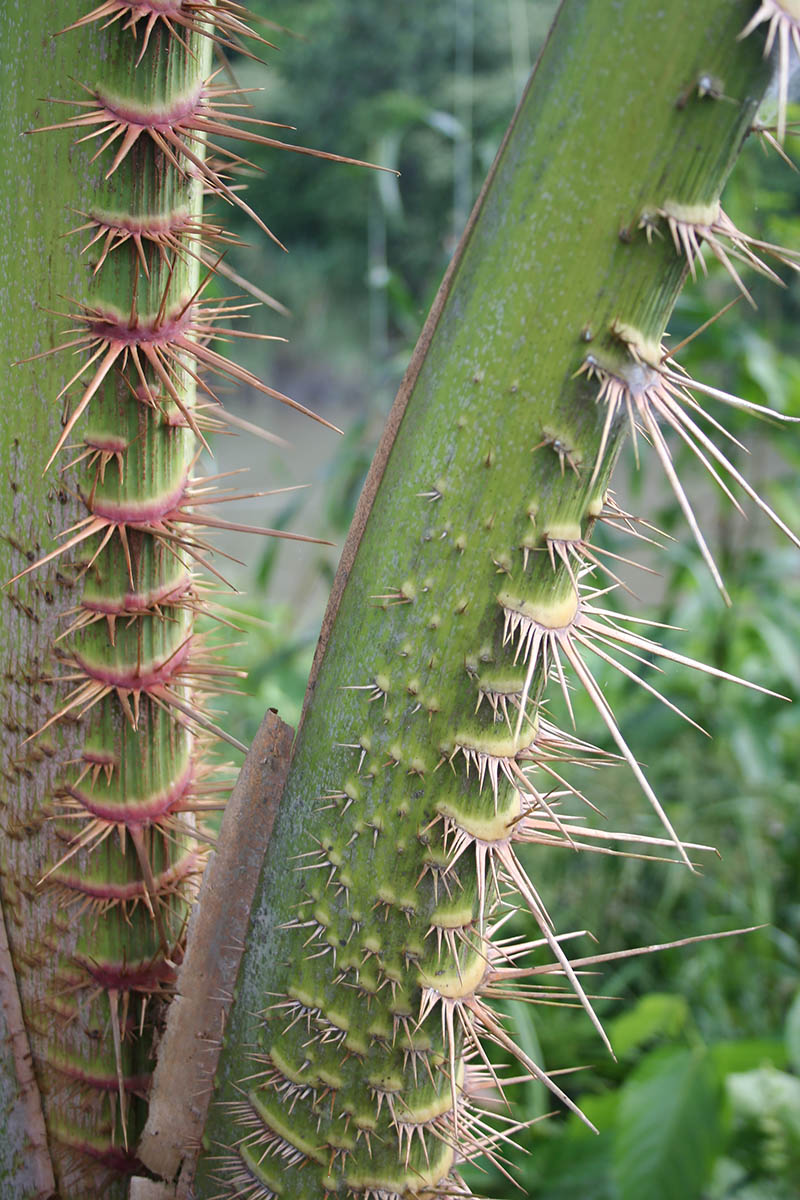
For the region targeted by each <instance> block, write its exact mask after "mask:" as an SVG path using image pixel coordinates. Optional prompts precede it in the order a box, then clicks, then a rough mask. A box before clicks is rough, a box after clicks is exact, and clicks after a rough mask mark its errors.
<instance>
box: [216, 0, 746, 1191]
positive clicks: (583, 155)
mask: <svg viewBox="0 0 800 1200" xmlns="http://www.w3.org/2000/svg"><path fill="white" fill-rule="evenodd" d="M751 12H752V5H751V4H750V3H747V2H742V3H739V2H738V0H737V2H734V3H731V2H730V0H710V2H709V3H705V4H703V5H698V4H696V3H695V2H694V0H668V2H666V3H664V4H661V5H658V6H652V5H643V4H642V3H641V2H640V0H621V2H620V3H615V4H613V5H610V4H609V3H608V2H607V0H566V2H565V3H564V4H563V6H562V8H561V10H560V13H559V16H558V19H557V22H556V25H555V28H554V30H553V32H552V34H551V37H550V40H549V41H548V43H547V46H546V48H545V50H544V53H543V55H542V58H541V60H540V63H539V65H538V68H537V71H536V72H535V74H534V77H533V80H532V83H531V85H530V86H529V88H528V91H527V93H526V95H525V97H524V98H523V101H522V104H521V107H520V110H519V112H518V114H517V117H516V118H515V122H514V124H513V127H512V129H511V132H510V135H509V137H508V139H507V142H506V143H505V146H504V148H503V150H502V152H501V155H500V157H499V160H498V162H497V164H496V166H495V169H494V172H493V175H492V177H491V178H490V182H489V185H488V189H487V190H486V192H485V194H484V197H483V200H482V203H481V206H480V210H479V212H478V213H477V216H476V217H475V219H474V221H473V224H472V225H471V228H470V230H469V232H468V235H467V238H466V240H465V242H464V243H463V245H462V248H461V251H460V253H459V256H458V260H457V263H456V266H455V268H454V269H453V271H452V272H451V274H450V275H449V277H448V279H447V281H446V283H445V285H444V289H443V292H442V294H441V295H440V299H439V302H438V303H437V306H436V307H435V311H434V316H433V317H432V318H431V319H430V320H429V323H428V326H427V327H426V331H425V332H424V333H423V338H422V342H421V345H420V347H419V348H418V351H417V355H416V356H415V360H414V362H413V363H412V367H411V369H410V372H409V375H408V377H407V379H406V382H405V383H404V386H403V389H402V390H401V395H400V397H399V399H398V402H397V406H396V408H395V410H394V413H393V417H392V421H391V422H390V424H391V429H392V433H391V434H390V435H388V440H387V441H386V443H385V444H384V446H383V447H382V450H381V452H379V459H378V466H377V467H376V468H374V470H373V476H372V480H371V483H370V484H368V494H367V499H366V500H365V501H363V502H362V508H361V510H360V513H359V516H358V517H357V527H358V528H359V529H360V522H361V521H362V520H363V518H364V517H365V516H366V512H367V509H368V508H369V504H370V502H371V510H370V511H369V517H368V520H367V522H366V528H365V529H364V532H363V537H361V540H360V544H357V545H356V543H357V541H358V533H356V534H354V535H353V539H352V541H351V543H350V544H349V546H348V548H347V549H346V551H345V563H344V566H343V569H342V571H341V573H340V576H339V580H338V586H337V589H336V591H335V594H334V600H333V601H332V609H331V610H330V612H329V618H328V621H327V622H326V633H325V635H324V637H325V645H324V654H323V655H322V657H321V659H320V658H319V656H318V663H317V667H316V670H315V673H314V676H313V679H312V684H311V688H310V691H309V695H308V698H307V707H306V713H305V718H304V722H303V725H302V728H301V731H300V734H299V736H298V741H297V747H296V752H295V757H294V763H293V767H292V770H291V774H290V778H289V782H288V785H287V790H286V793H285V796H284V801H283V805H282V808H281V811H280V814H279V817H278V821H277V824H276V828H275V832H274V834H273V838H272V841H271V844H270V848H269V852H268V856H267V861H266V864H265V869H264V873H263V878H262V885H261V890H260V894H259V897H258V899H257V901H256V905H255V907H254V911H253V916H252V921H251V928H250V934H249V938H248V946H247V950H246V953H245V957H244V960H243V965H242V969H241V972H240V976H239V982H238V985H237V990H236V1002H235V1005H234V1009H233V1012H232V1016H231V1019H230V1022H229V1026H228V1029H227V1032H226V1038H225V1045H224V1048H223V1055H222V1059H221V1065H220V1069H219V1073H218V1079H217V1103H216V1105H215V1108H214V1109H213V1111H212V1115H211V1118H210V1121H209V1124H208V1127H207V1132H206V1139H205V1145H206V1154H205V1157H204V1158H203V1159H202V1160H201V1164H200V1169H199V1176H198V1181H197V1196H198V1198H200V1200H208V1198H210V1197H212V1196H213V1197H217V1196H225V1197H227V1196H231V1197H233V1196H236V1195H238V1194H247V1195H248V1196H252V1197H258V1200H262V1198H263V1200H272V1198H273V1197H275V1196H279V1197H281V1198H282V1200H323V1198H324V1197H328V1196H331V1197H332V1196H354V1197H358V1196H360V1195H362V1194H367V1193H368V1194H370V1195H373V1194H374V1195H381V1196H383V1195H386V1196H390V1197H395V1196H398V1197H399V1196H410V1195H412V1194H414V1193H416V1192H418V1193H419V1194H420V1195H423V1194H424V1195H426V1196H428V1195H430V1196H438V1195H440V1194H444V1192H440V1190H439V1186H438V1185H439V1184H440V1183H442V1181H443V1179H444V1178H445V1176H447V1174H448V1172H449V1168H450V1162H451V1159H452V1152H451V1150H450V1148H449V1146H448V1140H449V1138H450V1137H451V1135H452V1130H451V1131H450V1133H448V1132H447V1130H446V1129H445V1132H444V1133H442V1129H443V1126H442V1125H441V1123H440V1125H439V1126H438V1127H437V1125H436V1118H437V1114H439V1116H440V1117H441V1119H442V1120H443V1121H445V1122H446V1120H447V1119H448V1117H447V1114H448V1112H449V1109H450V1107H451V1103H450V1078H449V1074H450V1068H449V1066H448V1058H449V1051H448V1049H447V1046H446V1044H445V1042H444V1041H443V1037H442V1031H441V1019H440V1005H437V1007H436V1008H435V1009H434V1011H433V1013H432V1015H431V1016H430V1017H428V1019H427V1020H426V1021H425V1022H424V1023H423V1024H422V1025H421V1027H418V1026H417V1018H418V1015H419V1011H420V1002H421V996H422V986H423V985H424V986H426V987H430V988H433V989H434V990H435V991H438V992H439V993H440V994H442V995H447V994H449V995H451V996H461V997H464V998H466V999H472V998H473V989H475V993H476V994H477V993H479V991H480V986H479V985H480V982H481V976H482V972H483V965H484V959H483V953H484V950H485V944H484V943H483V942H482V937H483V930H482V929H481V925H480V904H479V900H478V891H479V888H478V883H477V879H476V869H475V861H476V856H475V854H474V852H467V853H465V854H464V855H463V857H462V858H461V860H460V863H459V866H458V869H457V870H455V871H452V872H450V874H449V876H447V878H449V881H450V894H448V888H447V885H446V883H445V882H444V879H445V876H444V875H443V873H442V870H441V867H442V866H443V865H444V864H446V863H447V850H446V847H445V845H444V840H443V832H442V829H443V827H442V823H441V822H440V821H439V822H438V823H437V818H438V817H439V816H441V815H442V814H447V815H448V816H450V817H453V818H454V819H455V820H456V822H457V824H458V825H459V826H460V827H461V828H462V829H463V828H470V827H471V828H473V829H475V828H477V827H478V825H479V823H480V822H484V823H486V825H487V826H491V825H492V823H493V822H495V821H496V820H497V817H496V814H497V813H498V812H499V813H500V817H501V818H502V817H503V814H506V813H509V812H512V811H513V805H514V798H513V793H512V791H511V789H510V788H509V786H508V785H507V784H506V783H505V782H504V781H503V780H502V779H501V781H500V786H499V795H498V798H497V799H496V800H495V799H494V797H493V795H492V788H491V786H490V785H489V784H488V782H487V783H486V784H485V786H484V787H483V788H482V789H480V788H479V786H478V783H477V771H476V769H475V762H474V760H473V768H472V770H471V771H470V773H469V775H468V774H467V771H466V762H465V753H464V751H471V752H474V753H476V754H477V753H481V754H485V755H487V756H488V758H487V759H486V762H487V763H488V762H489V760H490V759H491V760H493V761H494V762H495V763H499V762H500V760H501V759H506V760H509V759H511V758H514V757H515V755H516V753H517V752H518V750H519V749H520V748H521V747H522V745H524V744H527V742H529V741H530V740H531V732H530V729H528V730H527V733H526V735H525V736H524V741H522V742H521V741H520V739H516V740H515V739H514V737H513V736H512V732H511V730H510V729H509V727H508V726H507V725H506V724H505V723H504V722H503V721H502V719H501V720H500V721H499V722H498V723H493V721H492V712H491V709H490V707H489V703H488V702H485V703H484V704H483V705H482V707H481V708H480V710H479V711H478V712H477V714H476V701H477V699H478V696H479V686H480V684H481V682H483V686H484V690H486V689H491V687H492V686H493V687H494V688H495V689H496V690H497V689H500V687H501V685H502V687H509V688H512V689H517V690H520V689H521V686H522V677H523V675H524V667H523V666H522V663H521V660H520V662H518V663H517V664H516V666H515V665H514V661H513V660H514V647H513V645H511V644H508V645H503V613H502V609H501V605H500V597H501V595H504V596H505V597H506V598H508V597H516V598H517V599H518V600H519V601H524V602H525V603H527V604H529V605H531V606H535V607H536V608H537V609H538V610H539V611H545V612H547V611H552V610H553V608H554V607H556V606H558V605H561V604H563V603H568V602H569V598H570V595H571V584H570V583H569V581H568V580H567V578H566V576H565V574H564V572H563V571H555V572H554V570H553V568H552V566H551V565H550V561H549V556H548V554H547V553H546V545H547V537H548V534H551V535H552V536H556V535H557V534H558V531H563V530H564V529H565V528H573V529H574V528H575V527H576V526H577V527H579V532H580V535H582V536H586V535H588V533H589V532H590V528H591V526H592V524H593V521H594V518H595V517H596V515H597V512H598V509H599V506H600V503H601V501H602V497H603V494H604V491H605V487H606V483H607V478H608V471H609V469H610V464H611V462H612V461H613V458H614V456H615V454H616V451H617V448H618V444H619V441H620V438H621V436H622V434H623V432H624V428H625V424H626V423H622V422H621V423H620V424H619V427H618V428H616V429H615V430H614V436H613V444H612V447H611V449H610V451H609V453H608V455H607V456H606V460H605V462H604V465H603V469H602V471H601V472H600V475H599V477H598V479H597V480H596V481H595V482H594V484H592V483H591V478H592V470H593V466H594V463H595V459H596V456H597V452H598V447H599V445H600V440H601V430H602V426H603V417H604V412H603V410H602V408H601V407H600V406H598V404H597V403H596V397H597V391H598V388H597V384H596V383H591V382H589V381H587V380H586V379H585V377H580V378H576V375H575V373H576V371H578V369H579V368H580V367H581V366H582V365H583V364H584V362H585V359H586V355H587V353H589V352H591V353H592V354H594V355H596V356H598V357H599V358H601V360H602V361H603V362H605V363H606V364H607V365H609V366H621V365H624V364H626V363H628V364H629V358H628V351H627V350H626V348H625V346H624V345H623V344H622V343H621V342H620V340H619V339H618V338H617V337H616V336H615V334H614V329H617V328H619V326H620V325H625V326H627V327H633V328H635V329H637V330H638V331H639V333H640V334H641V337H642V338H643V339H644V340H647V341H656V342H658V341H659V340H660V338H661V335H662V334H663V331H664V328H665V326H666V323H667V320H668V317H669V314H670V311H671V309H672V306H673V304H674V301H675V298H676V296H677V293H678V291H679V288H680V286H681V283H682V280H683V276H684V273H685V261H684V260H683V259H682V258H680V257H679V256H678V255H677V254H676V252H675V248H674V246H673V245H672V242H671V240H670V239H669V237H668V236H665V237H662V238H656V239H654V240H653V241H652V242H650V241H648V239H647V238H646V237H645V234H644V232H643V231H642V230H641V229H639V221H640V218H641V216H642V214H643V213H645V212H653V211H654V210H657V209H659V208H660V207H662V206H663V205H664V204H665V203H667V202H668V201H679V202H681V203H683V204H687V205H695V204H708V203H711V202H713V201H716V200H717V199H718V197H719V194H720V191H721V188H722V185H723V183H724V180H725V178H726V176H727V173H728V171H729V169H730V167H731V165H732V163H733V161H734V159H735V156H736V154H737V152H738V150H739V147H740V145H741V142H742V140H743V138H744V136H745V134H746V131H747V129H748V127H749V124H750V122H751V120H752V117H753V114H754V111H755V107H756V105H757V102H758V99H759V97H760V95H761V92H762V90H763V88H764V86H765V83H766V75H767V67H766V66H765V65H764V63H763V61H762V58H761V43H760V42H759V41H758V40H757V39H752V40H749V41H747V42H737V40H736V38H737V34H738V33H739V32H740V30H741V29H742V28H743V26H744V25H745V23H746V21H747V19H748V17H749V15H750V14H751ZM706 77H710V78H712V79H713V80H715V81H717V83H718V84H719V88H720V90H721V91H722V92H723V93H724V96H725V99H724V100H716V99H712V98H711V97H710V96H701V95H700V89H699V87H698V84H699V83H700V82H701V81H702V80H703V79H704V78H706ZM395 432H396V437H395V439H394V442H393V444H392V442H391V437H392V435H393V434H394V433H395ZM543 442H544V443H545V444H544V445H542V443H543ZM537 446H538V447H539V448H538V449H535V448H536V447H537ZM559 448H560V449H561V450H562V451H565V452H566V453H567V454H568V456H569V459H570V460H571V461H572V463H574V465H575V468H576V469H575V470H574V471H573V470H572V469H570V468H569V467H567V468H566V470H564V469H563V466H564V464H563V462H562V461H561V459H560V456H559V453H558V450H559ZM378 482H379V484H380V486H379V487H377V485H378ZM376 487H377V491H376V492H375V494H374V498H373V492H374V491H375V488H376ZM559 536H563V534H560V535H559ZM331 622H332V625H331ZM578 732H579V733H580V731H578ZM450 759H452V762H449V761H448V760H450ZM487 769H490V768H489V767H488V766H487ZM538 778H539V779H540V786H541V787H542V790H547V787H548V786H550V784H548V783H547V782H546V777H538ZM542 778H544V779H545V781H544V782H541V780H542ZM540 852H541V853H544V851H543V850H542V851H540ZM301 855H303V856H305V857H302V858H300V857H297V856H301ZM437 880H438V883H437V882H436V881H437ZM533 882H534V883H535V878H534V881H533ZM490 891H491V888H490ZM489 899H490V900H491V896H490V897H489ZM555 916H556V923H557V914H555ZM447 928H457V929H458V930H459V931H460V933H461V934H463V939H464V940H463V941H458V942H457V943H456V945H457V947H458V950H457V954H458V961H457V962H454V961H453V954H452V951H451V949H448V944H447V937H446V936H445V935H444V932H443V931H444V930H445V929H447ZM440 932H441V933H442V938H443V941H442V948H441V950H439V949H438V948H437V938H438V937H439V933H440ZM459 974H460V976H461V977H460V978H459ZM441 1007H444V1005H443V1004H442V1005H441ZM451 1011H452V1009H451ZM295 1017H296V1018H297V1020H295ZM576 1019H580V1018H578V1017H576ZM455 1043H456V1052H457V1054H460V1049H459V1047H460V1044H461V1034H460V1030H459V1027H458V1019H457V1018H456V1033H455ZM558 1065H559V1066H566V1065H569V1064H558ZM456 1073H457V1079H459V1080H460V1077H461V1076H460V1068H458V1067H457V1068H456ZM520 1117H521V1118H522V1119H524V1114H520ZM401 1125H405V1126H406V1127H407V1126H408V1125H419V1126H420V1127H421V1128H422V1129H423V1138H420V1137H419V1134H416V1133H415V1134H414V1135H413V1139H412V1141H411V1145H410V1149H408V1144H409V1143H408V1131H407V1129H406V1131H405V1132H404V1133H402V1134H401V1131H400V1128H399V1127H400V1126H401ZM464 1137H465V1135H464V1125H463V1122H462V1132H461V1134H460V1138H461V1144H462V1146H464V1147H465V1148H466V1150H467V1151H468V1150H469V1146H468V1145H467V1144H466V1143H465V1141H464ZM423 1141H424V1142H425V1145H424V1147H423V1144H422V1143H423ZM444 1186H445V1185H444V1184H443V1183H442V1187H444ZM237 1188H239V1189H241V1193H240V1192H238V1191H237ZM248 1188H249V1189H252V1190H246V1189H248ZM428 1188H430V1191H428V1190H427V1189H428Z"/></svg>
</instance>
